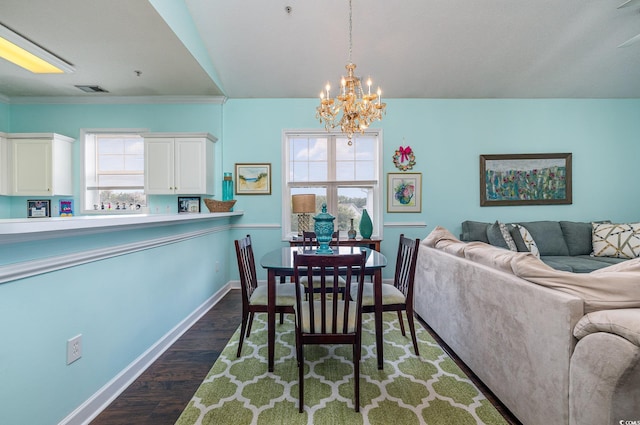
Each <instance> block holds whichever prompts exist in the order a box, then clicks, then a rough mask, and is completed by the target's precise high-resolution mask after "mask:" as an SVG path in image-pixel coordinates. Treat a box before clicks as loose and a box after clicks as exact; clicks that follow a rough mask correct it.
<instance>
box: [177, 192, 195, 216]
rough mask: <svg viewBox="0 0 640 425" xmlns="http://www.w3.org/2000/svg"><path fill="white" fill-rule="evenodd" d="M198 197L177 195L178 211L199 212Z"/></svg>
mask: <svg viewBox="0 0 640 425" xmlns="http://www.w3.org/2000/svg"><path fill="white" fill-rule="evenodd" d="M199 212H200V197H199V196H179V197H178V213H199Z"/></svg>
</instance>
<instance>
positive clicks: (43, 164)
mask: <svg viewBox="0 0 640 425" xmlns="http://www.w3.org/2000/svg"><path fill="white" fill-rule="evenodd" d="M11 148H12V149H11V150H12V164H11V165H12V177H13V178H12V188H11V189H12V190H11V193H12V194H13V195H24V196H51V195H52V192H51V191H52V187H51V185H52V180H51V179H52V169H51V167H52V160H51V148H52V146H51V141H49V140H27V139H25V140H14V141H13V142H12V145H11Z"/></svg>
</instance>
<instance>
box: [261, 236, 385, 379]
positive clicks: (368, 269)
mask: <svg viewBox="0 0 640 425" xmlns="http://www.w3.org/2000/svg"><path fill="white" fill-rule="evenodd" d="M332 249H333V252H334V253H333V254H325V255H341V254H343V255H344V254H357V253H359V252H361V251H365V252H366V253H367V254H366V255H367V262H366V264H365V274H366V275H368V276H373V283H374V291H373V292H374V300H375V312H374V315H375V328H376V352H377V355H378V369H382V368H383V367H384V353H383V342H382V268H383V267H386V265H387V258H386V257H385V256H384V255H382V254H381V253H380V252H378V251H375V250H372V249H370V248H365V247H353V246H352V247H349V246H338V247H332ZM294 252H298V253H299V254H309V253H312V252H314V251H309V250H305V249H304V248H303V247H295V246H290V247H284V248H279V249H275V250H273V251H269V252H267V253H266V254H265V255H264V256H263V257H262V258H261V259H260V265H261V266H262V267H263V268H265V269H266V270H267V285H268V287H267V304H268V305H267V311H268V312H267V347H268V368H269V372H273V367H274V353H275V340H276V308H275V304H276V291H275V285H276V280H277V279H276V278H277V277H281V278H284V277H287V276H293V253H294Z"/></svg>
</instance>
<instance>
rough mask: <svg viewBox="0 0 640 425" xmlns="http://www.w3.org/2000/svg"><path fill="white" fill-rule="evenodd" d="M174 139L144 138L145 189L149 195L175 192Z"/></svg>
mask: <svg viewBox="0 0 640 425" xmlns="http://www.w3.org/2000/svg"><path fill="white" fill-rule="evenodd" d="M173 162H174V155H173V139H172V138H152V139H145V140H144V168H145V170H144V190H145V193H146V194H147V195H170V194H173V193H175V185H174V171H173Z"/></svg>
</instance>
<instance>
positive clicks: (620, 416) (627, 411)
mask: <svg viewBox="0 0 640 425" xmlns="http://www.w3.org/2000/svg"><path fill="white" fill-rule="evenodd" d="M476 224H477V222H473V223H467V225H465V226H463V234H462V238H466V239H468V240H472V239H479V237H477V236H481V234H482V231H480V230H479V229H480V227H482V226H480V225H476ZM494 224H496V223H493V224H491V223H489V224H486V223H485V225H484V226H483V227H484V235H486V234H487V229H488V226H493V225H494ZM556 224H557V227H556V226H552V225H549V226H550V227H551V228H554V229H555V230H556V231H557V230H558V229H560V232H561V233H562V229H563V228H562V226H561V225H560V223H556ZM540 226H542V227H544V226H543V224H540ZM503 227H506V230H507V231H511V230H513V229H509V227H508V226H503ZM525 227H526V226H525ZM528 227H530V228H531V233H532V234H534V235H533V239H534V240H536V239H537V240H536V242H537V243H538V245H539V254H540V256H539V257H538V256H537V255H536V254H534V253H532V252H531V251H526V252H519V251H517V250H516V251H512V250H510V249H506V248H504V247H498V246H493V245H491V244H489V243H486V242H482V241H477V240H476V241H470V242H464V241H461V240H459V239H457V238H456V237H455V236H454V235H453V234H451V233H450V232H449V231H448V230H447V229H444V228H441V227H437V228H436V229H434V231H433V232H431V234H430V235H429V236H428V237H427V238H425V239H424V240H423V241H422V243H421V245H420V250H419V256H418V266H417V269H416V277H415V301H414V303H415V311H416V313H417V314H418V315H419V316H420V317H421V318H422V319H423V320H424V321H425V322H426V323H427V324H428V325H429V326H430V327H431V328H432V329H433V330H434V331H435V332H436V333H437V334H438V335H439V336H440V337H441V338H442V339H443V340H444V341H445V342H446V343H447V345H448V346H449V347H450V348H451V349H452V350H453V351H454V352H455V353H456V354H457V355H458V356H459V357H460V358H461V360H462V361H464V362H465V364H466V365H467V366H469V368H470V369H471V370H472V371H473V372H474V373H475V374H476V375H477V376H478V377H479V378H480V379H481V380H482V381H483V382H484V384H485V385H487V387H488V388H489V389H490V390H491V391H492V392H493V393H494V394H495V395H496V396H497V397H498V398H499V399H500V400H501V401H502V402H503V403H504V404H505V406H506V407H507V408H508V409H509V410H510V411H511V412H512V413H513V414H514V415H515V416H516V417H517V418H518V419H519V420H520V421H521V422H522V423H523V424H525V425H549V424H554V425H569V424H570V425H603V424H619V423H623V422H620V421H633V420H636V421H639V420H640V258H636V259H629V260H625V261H623V260H620V261H615V260H614V261H610V260H604V261H600V264H591V265H590V266H589V265H588V264H586V263H583V262H582V260H584V261H599V260H598V258H596V257H595V256H591V255H589V254H587V253H586V251H587V249H584V250H582V251H579V250H577V249H576V248H577V247H578V245H574V244H573V243H570V244H567V242H566V239H565V237H566V235H567V234H568V233H567V232H566V229H568V228H570V227H572V226H571V225H567V226H565V233H562V234H563V237H562V239H563V242H562V243H561V241H560V240H559V239H556V240H555V242H551V239H548V240H546V241H545V240H544V238H543V237H542V235H543V233H541V231H540V230H541V229H542V227H540V228H538V229H536V226H535V225H532V224H531V223H529V226H528ZM589 227H593V225H592V224H591V223H589ZM577 228H582V230H585V229H587V230H588V227H586V226H584V225H578V226H577ZM493 230H495V229H493ZM547 230H548V229H547ZM547 230H545V231H547ZM574 230H575V229H574ZM489 232H491V230H489ZM569 233H570V232H569ZM550 234H551V233H550ZM579 235H580V232H578V233H577V234H575V235H573V236H574V237H575V238H578V239H579ZM494 236H496V235H494ZM556 236H558V235H557V234H556ZM582 236H584V234H582ZM484 237H485V238H486V240H487V242H489V240H488V238H487V237H486V236H484ZM492 239H494V238H493V237H492ZM569 239H571V238H569ZM589 239H590V240H591V239H592V235H590V236H589ZM576 240H577V239H576ZM583 242H585V243H586V242H587V240H586V239H584V240H583ZM494 243H496V241H495V240H494ZM568 245H569V246H571V248H569V246H568ZM554 249H555V250H556V251H553V250H554ZM589 249H591V250H592V249H593V247H591V248H589ZM552 253H555V254H559V255H555V254H553V255H552ZM569 254H574V255H569ZM585 256H586V257H585ZM557 257H563V258H557ZM565 257H566V258H565ZM602 258H605V257H602ZM606 258H614V257H606ZM558 262H559V263H558ZM611 263H615V264H611ZM550 264H554V265H556V266H557V267H558V268H559V269H556V268H553V267H551V266H550ZM574 266H575V267H576V269H580V270H581V271H582V273H575V272H569V271H565V270H566V269H567V268H568V267H574ZM596 266H597V267H596ZM587 269H591V270H592V271H588V272H587Z"/></svg>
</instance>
